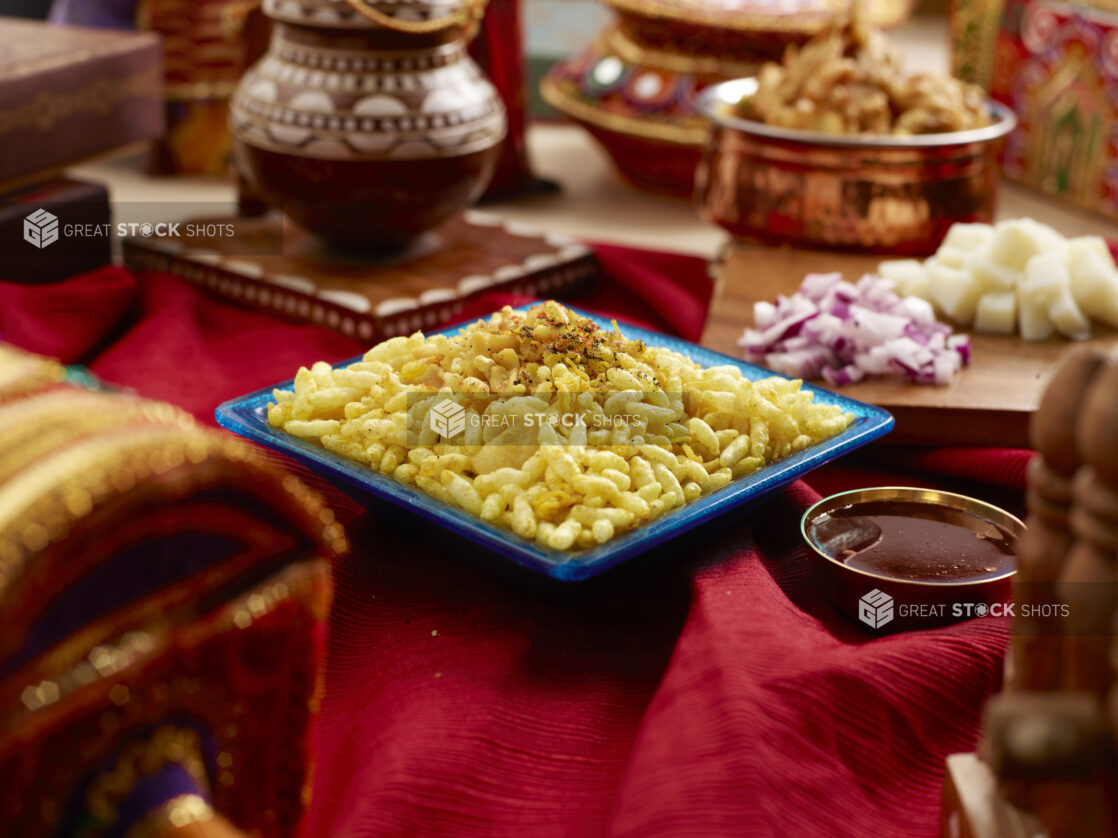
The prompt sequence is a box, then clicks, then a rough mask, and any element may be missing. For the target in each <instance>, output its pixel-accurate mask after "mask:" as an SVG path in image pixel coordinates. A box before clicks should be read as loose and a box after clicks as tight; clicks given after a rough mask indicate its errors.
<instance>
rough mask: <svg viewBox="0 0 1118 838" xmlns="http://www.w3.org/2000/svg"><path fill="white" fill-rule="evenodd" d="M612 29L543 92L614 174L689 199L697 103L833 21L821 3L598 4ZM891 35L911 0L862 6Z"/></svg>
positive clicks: (876, 0) (702, 129)
mask: <svg viewBox="0 0 1118 838" xmlns="http://www.w3.org/2000/svg"><path fill="white" fill-rule="evenodd" d="M605 2H606V3H607V5H609V6H611V7H612V8H613V9H614V11H615V12H616V13H617V19H616V21H615V22H614V23H613V24H612V25H611V26H609V27H608V28H607V29H606V30H605V31H603V32H602V33H601V34H600V35H599V36H598V37H597V39H596V40H595V41H594V43H593V44H592V45H591V46H590V47H589V48H588V49H587V50H586V51H584V52H583V53H582V54H580V55H578V56H575V57H574V58H572V59H570V60H568V61H565V62H561V63H560V64H557V65H556V66H555V67H554V68H552V70H551V71H550V73H548V75H547V76H546V77H545V78H544V80H543V82H542V84H541V86H540V93H541V95H542V96H543V98H544V99H545V100H546V101H547V102H548V103H549V104H550V105H551V106H552V107H554V108H556V109H557V110H559V111H561V112H563V113H565V114H566V115H568V116H570V117H571V118H572V119H574V120H575V121H577V122H579V123H581V124H582V125H584V126H585V127H586V129H587V130H588V131H590V133H591V134H593V136H594V137H595V139H597V140H598V141H599V142H601V144H602V145H603V146H604V147H605V149H606V151H607V152H608V153H609V154H610V156H611V157H612V158H613V161H614V164H615V165H616V166H617V168H618V169H619V170H620V172H621V174H622V175H623V176H624V177H625V178H626V179H628V180H629V181H631V182H632V183H633V184H634V185H636V186H638V187H640V188H643V189H648V190H651V191H655V192H664V193H669V194H675V195H680V196H690V195H691V192H692V191H693V183H694V174H695V168H696V166H697V165H698V163H699V158H700V156H701V154H702V148H703V146H704V145H705V143H706V139H707V130H708V129H707V123H706V120H705V119H704V118H703V117H702V116H700V115H699V113H698V111H697V110H696V109H695V105H694V99H695V94H696V93H698V92H699V91H700V90H702V89H703V88H705V87H707V86H708V85H711V84H715V83H717V82H721V81H726V80H728V79H732V78H739V77H742V76H751V75H753V74H754V73H755V72H756V71H757V69H758V68H759V67H760V64H761V63H762V62H764V61H766V60H779V59H780V57H781V55H782V54H783V51H784V48H785V46H787V45H788V44H790V43H799V42H803V41H806V40H808V39H809V38H810V37H811V36H812V35H814V34H815V33H816V32H818V31H819V30H820V29H822V28H823V27H824V26H826V25H828V24H829V23H830V22H831V21H832V20H833V19H834V16H835V13H836V4H834V3H831V2H828V0H787V2H782V3H771V2H767V0H605ZM867 2H869V3H870V4H871V6H872V11H873V18H874V20H875V21H876V22H877V23H878V24H880V25H882V26H894V25H896V24H899V23H901V22H902V21H904V20H905V18H906V17H907V16H908V14H909V12H910V10H911V7H912V2H911V0H867Z"/></svg>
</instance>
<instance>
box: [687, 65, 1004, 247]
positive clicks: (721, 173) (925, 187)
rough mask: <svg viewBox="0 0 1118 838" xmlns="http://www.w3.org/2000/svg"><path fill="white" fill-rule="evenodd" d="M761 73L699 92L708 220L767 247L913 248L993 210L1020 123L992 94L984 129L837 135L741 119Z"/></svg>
mask: <svg viewBox="0 0 1118 838" xmlns="http://www.w3.org/2000/svg"><path fill="white" fill-rule="evenodd" d="M756 90H757V80H756V79H755V78H744V79H734V80H733V81H728V82H724V83H722V84H718V85H714V86H712V87H708V88H707V89H706V90H704V91H703V92H702V93H701V94H700V95H699V97H698V99H697V107H698V109H699V111H700V112H701V113H702V114H703V115H704V116H705V117H706V118H707V119H709V120H710V122H711V124H712V130H711V135H710V140H709V142H708V144H707V149H706V153H705V155H704V157H703V160H702V162H701V163H700V165H699V169H698V172H697V173H696V177H695V190H696V192H695V194H696V202H697V203H698V206H699V211H700V213H701V214H702V215H703V217H704V218H705V219H706V220H708V221H711V222H713V223H714V224H717V225H719V226H720V227H723V228H724V229H726V230H728V231H729V232H730V233H732V234H733V235H734V236H736V237H739V238H742V239H747V240H754V241H762V242H764V243H767V244H791V245H793V246H799V247H805V246H806V247H828V248H838V249H845V250H869V251H877V252H887V253H899V254H909V255H924V254H929V253H932V252H934V251H935V249H936V248H937V247H938V246H939V243H940V241H941V240H942V239H943V237H944V235H946V233H947V230H948V228H949V227H950V226H951V225H952V224H954V223H955V222H957V221H984V222H990V221H992V220H993V217H994V199H995V193H996V187H997V176H998V166H997V151H998V144H999V142H998V141H999V140H1001V139H1002V138H1004V137H1005V136H1006V135H1007V134H1008V133H1009V132H1010V131H1012V130H1013V128H1014V127H1015V126H1016V124H1017V119H1016V117H1015V116H1014V115H1013V112H1012V111H1011V110H1009V108H1007V107H1006V106H1005V105H1002V104H1000V103H998V102H994V101H990V102H989V103H988V106H989V108H990V114H991V116H992V118H993V121H992V123H991V124H990V125H988V126H985V127H983V128H976V129H974V130H970V131H957V132H954V133H950V134H921V135H914V136H892V135H883V136H867V135H830V134H822V133H817V132H812V131H798V130H794V129H789V128H778V127H774V126H770V125H765V124H762V123H760V122H754V121H752V120H748V119H744V118H741V117H738V116H735V115H734V113H735V111H734V108H735V106H736V105H737V104H738V103H739V102H740V101H741V100H742V99H743V98H745V97H748V96H751V95H753V93H755V92H756Z"/></svg>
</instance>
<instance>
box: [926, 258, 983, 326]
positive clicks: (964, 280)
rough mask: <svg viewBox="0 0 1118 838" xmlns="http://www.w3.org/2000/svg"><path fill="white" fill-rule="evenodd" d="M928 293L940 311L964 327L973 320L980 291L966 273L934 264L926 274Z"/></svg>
mask: <svg viewBox="0 0 1118 838" xmlns="http://www.w3.org/2000/svg"><path fill="white" fill-rule="evenodd" d="M928 292H929V294H930V295H931V300H932V302H933V303H935V304H936V306H938V307H939V309H940V311H942V312H943V313H944V314H946V315H947V316H948V317H950V318H951V319H952V320H954V321H955V322H956V323H959V324H960V325H964V326H965V325H967V324H969V323H970V322H971V320H973V319H974V310H975V307H976V306H977V305H978V298H979V296H981V293H982V289H980V288H979V287H978V283H976V282H975V281H974V280H973V279H971V276H970V274H968V273H967V272H966V271H961V270H959V269H958V268H950V267H948V266H947V265H940V264H936V265H935V266H934V267H933V268H932V269H931V270H930V271H929V272H928Z"/></svg>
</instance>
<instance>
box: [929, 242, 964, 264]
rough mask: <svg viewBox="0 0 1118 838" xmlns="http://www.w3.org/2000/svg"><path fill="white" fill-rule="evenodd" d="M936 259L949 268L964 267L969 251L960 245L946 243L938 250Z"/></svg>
mask: <svg viewBox="0 0 1118 838" xmlns="http://www.w3.org/2000/svg"><path fill="white" fill-rule="evenodd" d="M936 261H937V262H938V263H939V264H941V265H946V266H947V267H949V268H959V269H962V267H963V265H964V264H965V263H966V261H967V251H965V250H963V249H962V248H959V247H948V246H947V245H944V246H943V247H941V248H940V249H939V250H937V251H936Z"/></svg>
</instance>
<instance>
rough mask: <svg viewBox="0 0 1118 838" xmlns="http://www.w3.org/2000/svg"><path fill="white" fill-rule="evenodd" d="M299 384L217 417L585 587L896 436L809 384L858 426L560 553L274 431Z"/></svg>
mask: <svg viewBox="0 0 1118 838" xmlns="http://www.w3.org/2000/svg"><path fill="white" fill-rule="evenodd" d="M529 308H531V305H525V306H520V307H519V308H518V309H517V310H518V311H526V310H527V309H529ZM567 308H570V309H571V310H572V311H575V312H577V313H578V314H580V315H582V316H584V317H588V318H590V319H591V320H593V321H594V322H595V323H597V324H598V325H599V326H600V327H602V328H605V329H610V328H612V323H611V322H610V321H609V320H607V319H605V318H603V317H600V316H598V315H595V314H591V313H589V312H585V311H582V310H580V309H578V308H575V307H573V306H567ZM471 322H473V321H471ZM466 325H468V324H467V323H460V324H458V325H456V326H451V327H448V328H445V329H439V330H436V331H433V332H429V333H427V334H428V335H439V334H445V335H451V334H454V333H456V332H458V331H459V330H460V329H463V328H465V327H466ZM621 330H622V332H623V333H624V335H625V336H626V337H628V338H631V339H637V340H642V341H644V342H645V343H646V344H647V345H649V346H654V347H663V348H665V349H670V350H673V351H675V352H679V353H680V354H682V355H685V356H687V357H688V358H690V359H691V360H692V361H694V362H695V363H697V364H700V365H701V366H704V367H710V366H723V365H727V364H730V365H733V366H736V367H737V368H738V369H740V370H741V371H742V375H744V376H745V377H746V378H749V379H751V380H758V379H761V378H769V377H772V376H776V377H778V378H784V377H785V376H780V375H778V374H777V373H774V372H772V371H771V370H767V369H765V368H763V367H759V366H756V365H755V364H750V363H747V362H746V361H742V360H740V359H738V358H734V357H732V356H730V355H723V354H722V353H720V352H715V351H713V350H710V349H706V348H704V347H702V346H699V345H697V344H694V343H691V342H689V341H685V340H683V339H681V338H677V337H673V336H671V335H666V334H663V333H660V332H653V331H649V330H647V329H641V328H638V327H636V326H629V325H622V326H621ZM361 357H362V356H361V355H358V356H356V357H354V358H350V359H348V360H345V361H340V362H338V363H337V364H335V365H334V366H335V367H338V366H346V365H348V364H352V363H356V362H357V361H360V360H361ZM315 360H318V359H315V358H311V359H308V362H307V365H308V366H309V365H310V363H312V362H313V361H315ZM293 384H294V379H290V380H288V381H285V382H282V383H279V384H275V385H273V386H271V387H266V388H263V389H261V390H257V391H255V392H253V393H248V394H246V395H244V396H241V397H239V398H236V399H232V400H231V401H228V402H225V403H224V404H222V405H221V406H220V407H218V409H217V411H216V413H215V415H216V418H217V422H218V424H219V425H221V426H222V427H223V428H226V429H227V430H230V431H232V432H233V433H235V434H239V435H240V436H243V437H245V438H247V439H250V440H252V441H253V442H256V443H258V444H260V445H263V446H264V447H266V448H271V449H273V450H275V451H279V452H281V453H283V454H286V455H287V456H289V457H291V458H293V459H295V460H297V461H299V462H301V463H303V464H304V465H306V466H307V467H309V468H310V469H311V470H313V471H315V472H316V473H318V474H319V475H320V476H322V477H324V478H326V479H328V480H331V481H333V482H335V483H338V482H341V483H344V484H347V485H349V486H352V487H354V488H355V489H358V490H360V491H363V492H368V493H370V494H372V495H374V496H376V497H378V498H379V499H381V500H384V501H387V502H389V503H393V504H395V505H397V506H400V507H403V508H405V509H408V510H410V511H411V512H413V513H415V514H417V515H418V516H420V517H421V518H424V519H426V520H429V521H431V522H433V523H436V524H438V525H439V526H441V527H444V528H445V529H447V530H449V531H451V532H453V533H456V534H458V535H460V536H463V537H465V538H466V539H468V540H470V541H471V542H473V543H474V544H476V545H479V546H481V547H484V548H487V549H489V550H491V551H492V552H493V553H495V554H497V555H499V556H501V557H503V558H506V559H509V560H511V561H513V562H515V563H516V564H518V565H520V566H521V567H522V568H525V569H527V570H530V571H534V572H536V573H539V574H543V575H544V576H547V577H550V578H551V579H554V580H558V581H564V582H578V581H583V580H587V579H590V578H592V577H594V576H598V575H599V574H601V573H604V572H605V571H607V570H610V569H612V568H615V567H617V566H618V565H620V564H622V563H624V562H626V561H628V560H630V559H633V558H635V557H637V556H639V555H641V554H643V553H646V552H648V551H649V550H651V549H652V548H653V547H657V546H659V545H661V544H663V543H665V542H667V541H669V540H671V539H673V538H675V537H677V536H679V535H682V534H683V533H685V532H687V531H689V530H692V529H694V528H695V527H698V526H700V525H702V524H704V523H706V522H708V521H711V520H713V519H714V518H717V517H719V516H720V515H723V514H725V513H727V512H729V511H731V510H733V509H736V508H739V507H741V506H742V505H744V504H747V503H751V502H755V501H758V500H760V499H762V498H763V497H765V496H767V495H768V494H769V493H771V492H772V491H774V490H776V489H778V488H780V487H782V486H785V485H787V484H788V483H791V482H792V481H793V480H796V479H798V478H800V477H802V476H804V475H805V474H807V473H808V472H809V471H811V470H813V469H815V468H818V467H819V466H821V465H824V464H825V463H829V462H831V461H833V460H835V459H838V458H839V457H841V456H843V455H845V454H848V453H850V452H851V451H854V450H855V449H857V448H860V447H862V446H863V445H866V444H868V443H870V442H872V441H873V440H875V439H878V438H880V437H882V436H884V435H885V434H887V433H888V432H889V431H890V430H892V428H893V417H892V415H890V414H889V412H888V411H886V410H883V409H882V408H880V407H875V406H873V405H870V404H866V403H865V402H860V401H857V400H855V399H850V398H847V397H846V396H842V395H840V394H838V393H835V392H832V391H830V390H826V389H824V388H822V387H817V386H815V385H813V384H810V383H805V384H804V385H803V386H804V388H805V389H807V390H810V391H812V392H813V393H814V394H815V400H816V402H818V403H820V404H835V405H838V406H840V407H841V408H842V409H843V411H844V412H846V413H851V414H853V415H854V420H853V421H852V422H851V424H850V426H849V427H848V428H847V429H846V430H844V431H843V432H842V433H840V434H837V435H836V436H833V437H831V438H830V439H827V440H824V441H823V442H820V443H817V444H816V445H813V446H811V447H809V448H806V449H805V450H803V451H800V452H798V453H796V454H793V455H792V456H791V457H787V458H785V459H783V460H778V461H777V462H775V463H770V464H769V465H767V466H764V467H763V468H761V469H758V470H757V471H755V472H754V473H753V474H750V475H747V476H745V477H741V478H738V479H737V480H735V481H733V482H732V483H730V484H729V485H728V486H725V487H723V488H721V489H718V490H716V491H714V492H711V493H710V494H709V495H703V496H702V497H700V498H698V499H697V500H695V501H692V502H691V503H688V504H685V505H684V506H682V507H679V508H677V509H673V510H672V511H671V512H669V513H667V514H666V515H664V516H663V517H661V518H657V519H656V520H654V521H651V522H650V523H647V524H644V525H642V526H639V527H637V528H636V529H633V530H630V531H628V532H626V533H624V534H622V535H619V536H617V537H615V538H613V539H611V540H609V541H607V542H606V543H605V544H601V545H598V546H597V547H591V548H587V549H585V550H577V551H559V550H551V549H548V548H546V547H543V546H541V545H540V544H538V543H536V542H535V541H529V540H527V539H525V538H521V537H520V536H518V535H516V534H514V533H512V532H509V531H508V530H505V529H502V528H501V527H499V526H497V525H496V524H491V523H489V522H488V521H483V520H482V519H481V518H477V517H475V516H473V515H471V514H469V513H468V512H466V511H465V510H463V509H459V508H458V507H455V506H451V505H449V504H447V503H444V502H443V501H440V500H436V499H435V498H433V497H431V496H430V495H428V494H426V493H424V492H423V491H421V490H420V489H418V488H416V487H414V486H406V485H404V484H403V483H400V482H399V481H397V480H395V479H393V478H391V477H387V476H385V475H383V474H381V473H380V472H377V471H374V470H373V469H371V468H369V467H368V466H364V465H362V464H360V463H357V462H354V461H352V460H348V459H346V458H345V457H342V456H341V455H339V454H335V453H334V452H332V451H328V450H326V449H325V448H323V447H321V446H320V445H316V444H315V443H312V442H309V441H307V440H303V439H299V438H298V437H294V436H291V435H290V434H287V433H285V432H284V431H282V430H280V429H279V428H276V427H274V426H272V425H270V424H269V423H268V415H267V407H268V403H269V402H270V401H271V400H272V391H273V390H275V389H279V390H290V389H291V388H292V386H293Z"/></svg>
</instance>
